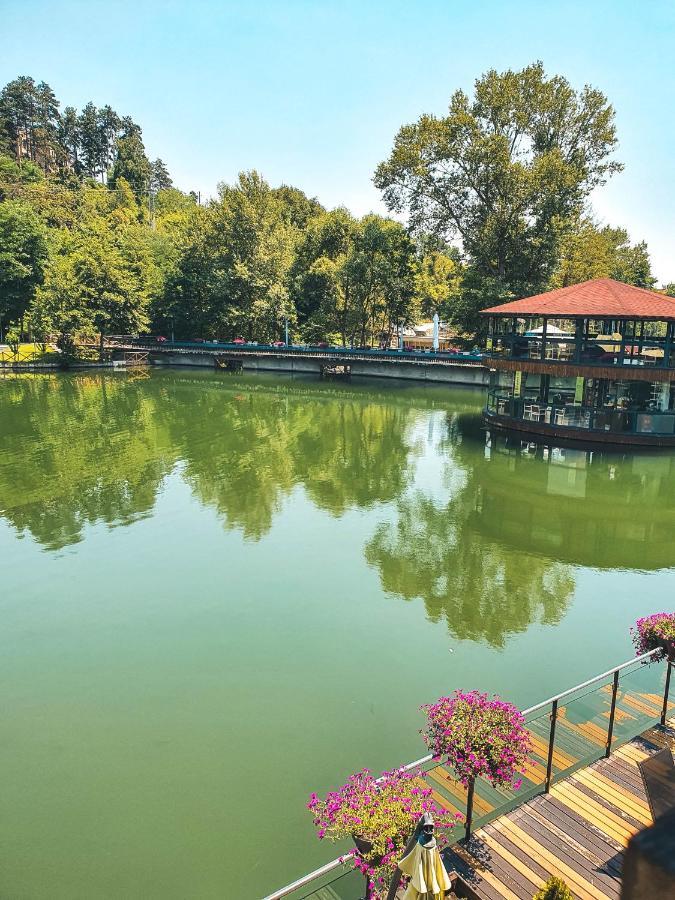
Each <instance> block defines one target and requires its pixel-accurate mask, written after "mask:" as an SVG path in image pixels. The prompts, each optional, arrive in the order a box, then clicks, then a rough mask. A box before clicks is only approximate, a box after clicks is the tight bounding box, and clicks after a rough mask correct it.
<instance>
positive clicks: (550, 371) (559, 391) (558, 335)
mask: <svg viewBox="0 0 675 900" xmlns="http://www.w3.org/2000/svg"><path fill="white" fill-rule="evenodd" d="M482 315H484V316H486V317H489V325H488V338H487V348H486V352H485V356H486V362H488V363H489V365H490V370H491V376H490V390H489V393H488V402H487V406H486V409H485V418H486V420H487V421H488V423H489V424H490V425H491V426H492V427H495V428H506V429H509V430H516V431H525V432H530V433H534V434H541V435H554V436H557V437H564V438H566V439H570V440H576V441H579V440H581V441H584V442H586V443H593V442H603V443H608V442H609V443H616V444H625V443H632V444H650V445H673V444H675V408H674V400H675V391H672V390H671V385H672V383H673V382H675V298H672V297H667V296H665V295H663V294H659V293H657V292H656V291H650V290H645V289H644V288H638V287H634V286H633V285H629V284H624V283H623V282H619V281H613V280H612V279H611V278H598V279H594V280H592V281H585V282H583V283H581V284H573V285H570V286H569V287H564V288H558V289H557V290H553V291H548V292H547V293H545V294H537V295H536V296H533V297H525V298H523V299H522V300H514V301H513V302H510V303H504V304H501V305H500V306H493V307H490V308H489V309H484V310H482Z"/></svg>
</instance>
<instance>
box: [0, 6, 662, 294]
mask: <svg viewBox="0 0 675 900" xmlns="http://www.w3.org/2000/svg"><path fill="white" fill-rule="evenodd" d="M0 22H2V48H3V52H2V54H1V55H0V82H1V83H2V84H5V83H6V82H7V81H9V80H10V79H12V78H15V77H16V76H17V75H31V76H33V78H35V79H36V80H38V81H39V80H44V81H47V82H48V83H49V84H50V85H51V87H52V88H53V90H54V91H55V92H56V95H57V97H58V98H59V100H60V101H61V104H62V106H66V105H72V106H76V107H77V108H78V109H80V108H81V107H82V106H84V104H85V103H87V101H89V100H93V102H94V103H95V104H96V105H97V106H102V105H104V104H106V103H109V104H110V105H111V106H112V107H113V108H114V109H116V110H117V112H118V113H119V114H120V115H130V116H131V117H132V118H133V119H134V120H135V121H136V122H138V123H139V124H140V125H141V127H142V128H143V136H144V140H145V144H146V148H147V151H148V154H149V156H150V157H151V158H154V157H157V156H160V157H161V158H162V159H163V160H164V161H165V162H166V163H167V165H168V167H169V170H170V172H171V174H172V176H173V178H174V182H175V183H176V185H177V186H178V187H180V188H182V189H184V190H195V191H200V192H201V195H202V197H203V198H206V197H209V196H212V195H214V194H215V192H216V186H217V184H218V182H219V181H225V182H233V181H234V180H235V179H236V177H237V173H238V172H239V171H241V170H244V169H257V170H258V171H260V172H261V173H262V174H263V175H264V176H265V178H266V179H267V180H268V181H269V182H270V183H272V184H273V185H277V184H281V183H285V184H292V185H295V186H297V187H300V188H302V189H303V190H304V191H305V192H306V193H307V194H309V195H310V196H316V197H317V198H318V199H319V200H320V201H321V202H322V203H323V204H324V205H325V206H327V207H329V208H332V207H335V206H339V205H344V206H346V207H348V208H349V209H350V210H351V211H352V212H353V213H355V214H357V215H363V214H365V213H367V212H370V211H375V212H381V213H385V212H386V209H385V207H384V204H383V203H382V201H381V199H380V195H379V192H378V191H377V190H376V189H375V187H374V186H373V183H372V175H373V171H374V169H375V167H376V165H377V164H378V162H380V161H381V160H383V159H385V158H386V157H387V156H388V155H389V152H390V150H391V147H392V143H393V139H394V136H395V134H396V132H397V131H398V129H399V128H400V126H401V125H403V124H405V123H409V122H414V121H415V120H416V119H417V118H418V117H419V116H420V115H421V114H422V113H433V114H436V115H443V114H444V112H445V110H446V109H447V104H448V101H449V98H450V96H451V94H452V92H453V91H454V90H456V89H457V88H462V89H464V90H465V91H467V92H469V93H470V92H471V89H472V85H473V83H474V81H475V80H476V79H477V78H479V77H480V75H481V74H482V73H483V72H485V71H486V70H487V69H489V68H496V69H497V70H499V71H501V70H504V69H507V68H514V69H517V68H522V67H523V66H525V65H527V64H528V63H530V62H532V61H534V60H537V59H541V60H542V61H543V63H544V65H545V67H546V69H547V71H548V72H549V73H550V74H553V73H555V74H561V75H564V76H565V77H566V78H567V79H568V80H569V81H570V82H571V83H572V85H573V86H574V87H576V88H581V87H582V86H583V85H584V84H587V83H588V84H591V85H593V86H594V87H597V88H599V89H600V90H602V91H603V92H604V93H605V94H606V95H607V96H608V98H609V100H610V102H611V103H612V104H613V105H614V107H615V109H616V125H617V131H618V137H619V149H618V151H617V153H616V158H617V159H619V160H620V161H621V162H622V163H624V166H625V169H624V171H623V172H622V173H621V174H619V175H616V176H614V178H613V179H612V180H611V182H610V183H608V184H607V185H605V186H604V187H602V188H599V189H598V190H597V191H596V192H595V194H594V196H593V198H592V204H593V209H594V211H595V214H596V217H597V218H598V220H599V221H600V222H601V223H606V224H611V225H621V226H624V227H625V228H627V229H628V231H629V233H630V236H631V239H632V240H633V241H637V240H646V241H647V243H648V245H649V249H650V252H651V257H652V268H653V271H654V274H655V275H656V276H657V278H658V279H659V281H660V282H664V283H665V282H669V281H675V253H674V252H673V248H674V235H675V153H673V146H674V145H675V115H674V114H673V100H674V99H675V54H674V53H673V46H674V45H675V0H642V2H638V0H612V2H605V0H584V2H579V0H572V2H556V0H548V2H547V0H538V2H532V0H502V2H495V0H473V2H468V0H445V2H440V0H407V2H398V0H389V2H379V0H360V2H359V0H331V2H328V0H314V2H311V0H279V2H255V0H250V2H248V3H244V2H227V0H190V2H185V0H183V2H177V0H133V2H131V0H106V2H102V0H60V2H54V0H49V2H45V0H0Z"/></svg>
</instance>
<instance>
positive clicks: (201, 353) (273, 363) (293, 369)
mask: <svg viewBox="0 0 675 900" xmlns="http://www.w3.org/2000/svg"><path fill="white" fill-rule="evenodd" d="M105 346H106V347H107V348H108V349H109V350H111V351H112V353H113V356H118V357H120V358H124V356H125V355H127V356H128V357H129V358H130V359H132V358H133V357H132V355H135V356H136V358H138V354H139V353H143V354H146V353H147V362H150V363H153V364H156V365H173V366H202V367H204V366H206V367H210V368H220V369H228V370H231V371H241V370H244V371H259V372H271V371H276V372H288V373H293V374H303V375H356V376H359V375H360V376H368V377H375V378H402V379H408V380H415V381H430V382H437V383H448V384H469V385H475V386H478V387H484V386H487V382H488V368H487V366H486V365H485V364H484V362H483V359H482V356H481V355H480V354H473V353H447V352H437V353H434V352H428V351H415V350H375V349H347V348H344V347H311V346H298V345H293V346H288V347H286V346H282V347H278V346H277V347H275V346H273V345H270V344H230V343H223V342H219V341H162V342H159V341H157V340H153V339H143V338H126V337H111V338H108V339H107V340H106V343H105ZM144 361H145V360H144Z"/></svg>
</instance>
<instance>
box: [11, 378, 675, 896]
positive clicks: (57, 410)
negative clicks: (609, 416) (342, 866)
mask: <svg viewBox="0 0 675 900" xmlns="http://www.w3.org/2000/svg"><path fill="white" fill-rule="evenodd" d="M482 402H483V395H482V394H481V393H480V392H477V391H472V390H469V389H466V390H462V389H459V388H455V389H448V388H442V387H437V388H424V387H420V386H416V387H414V386H410V385H401V384H388V383H384V382H369V383H367V384H366V383H364V382H361V383H358V382H353V383H351V384H345V383H338V382H334V383H325V382H318V381H311V380H307V381H299V380H295V381H292V380H290V379H283V378H263V377H240V376H232V375H227V374H222V375H220V374H213V373H209V372H184V371H176V370H171V371H153V372H152V373H147V372H138V373H132V374H122V373H119V374H108V373H106V374H100V373H96V372H90V373H86V374H78V375H58V376H53V377H51V376H26V377H11V376H10V377H5V378H1V379H0V566H1V568H0V686H1V687H0V690H1V694H2V705H1V712H0V772H2V786H1V788H0V897H2V898H3V900H8V898H11V900H15V898H21V900H25V898H31V900H32V898H40V900H42V898H45V900H47V898H48V900H61V898H64V900H66V898H67V900H75V898H87V900H92V898H93V900H96V898H243V900H254V898H257V897H261V896H262V895H263V894H265V893H267V892H269V891H271V890H272V889H273V888H276V887H280V886H282V885H283V884H285V883H287V882H289V881H291V880H293V879H294V878H295V877H297V876H299V875H301V874H303V873H304V872H305V871H307V870H309V869H311V868H313V867H315V866H317V865H320V864H321V863H323V862H326V861H328V860H329V859H332V858H333V856H335V855H336V849H335V848H334V847H332V846H331V845H329V844H324V843H320V842H318V841H317V840H316V839H315V837H314V834H313V831H312V827H311V821H310V817H309V814H308V813H307V811H306V810H305V807H304V804H305V802H306V799H307V796H308V794H309V793H310V791H312V790H317V791H319V792H321V791H324V790H326V789H327V788H329V787H332V786H336V785H337V784H339V783H341V782H342V780H344V778H346V777H347V776H348V775H349V774H350V773H351V772H353V771H355V770H357V769H359V768H361V767H363V766H368V767H370V768H371V769H373V770H378V771H380V770H382V769H384V768H388V767H393V766H396V765H398V764H401V763H404V762H408V761H409V760H412V759H416V758H418V757H419V756H422V755H423V753H424V747H423V745H422V743H421V738H420V736H419V734H418V729H419V727H420V725H421V716H420V713H419V711H418V707H419V705H420V704H421V703H424V702H427V701H429V700H433V699H435V698H436V697H437V696H439V695H440V694H441V693H446V692H448V691H451V690H453V689H454V688H466V689H468V688H473V687H476V688H480V689H486V690H490V691H498V692H499V693H500V694H501V695H502V696H504V697H505V698H507V699H509V700H512V701H514V702H516V703H518V704H521V705H522V706H526V705H529V704H532V703H535V702H537V701H539V700H542V699H544V698H546V697H547V696H549V695H551V694H552V693H554V692H556V691H559V690H562V689H564V688H566V687H569V686H571V685H573V684H575V683H577V682H580V681H582V680H584V679H586V678H588V677H590V676H592V675H594V674H596V673H598V672H601V671H603V670H604V669H607V668H609V667H611V666H612V664H615V663H618V662H621V661H623V660H624V659H627V658H629V657H630V656H632V654H633V650H632V647H631V644H630V638H629V633H628V629H629V626H630V625H631V623H632V622H633V621H634V620H635V618H637V617H638V616H639V615H642V614H647V613H650V612H654V611H658V610H662V609H672V608H673V602H672V598H673V591H674V589H675V570H674V569H673V568H672V566H673V565H674V564H675V454H673V453H671V452H665V453H660V454H645V453H641V454H634V455H631V454H615V455H613V454H608V453H606V452H603V453H594V454H588V453H584V452H580V451H570V450H559V449H542V448H535V447H533V446H527V445H521V444H520V443H516V444H513V445H509V444H507V443H506V442H505V441H504V440H503V439H500V440H493V441H492V442H491V444H486V439H485V434H484V432H483V430H482V426H481V421H480V409H481V406H482Z"/></svg>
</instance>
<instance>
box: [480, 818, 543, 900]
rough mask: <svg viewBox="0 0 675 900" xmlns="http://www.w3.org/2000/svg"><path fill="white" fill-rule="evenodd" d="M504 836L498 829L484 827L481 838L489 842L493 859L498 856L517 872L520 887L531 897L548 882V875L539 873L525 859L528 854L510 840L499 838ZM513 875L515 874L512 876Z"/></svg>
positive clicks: (526, 895)
mask: <svg viewBox="0 0 675 900" xmlns="http://www.w3.org/2000/svg"><path fill="white" fill-rule="evenodd" d="M499 837H502V836H501V835H500V833H499V832H497V831H494V830H492V831H488V829H484V830H483V831H482V832H481V840H482V841H484V842H485V844H487V846H488V847H489V848H490V850H492V857H491V858H492V859H494V858H495V856H496V857H498V858H500V859H502V860H503V861H504V862H505V863H507V864H508V865H509V866H510V868H511V871H512V872H514V873H516V876H515V877H516V878H517V884H518V885H519V887H520V889H521V890H522V891H523V893H524V896H525V897H528V898H531V897H532V896H533V895H534V894H536V893H537V891H538V890H539V888H540V887H541V886H542V885H543V884H544V883H545V882H546V877H545V876H544V875H538V874H537V873H536V872H535V871H534V870H533V868H532V865H531V864H529V865H528V863H527V862H525V861H524V860H523V858H522V857H523V856H525V857H526V856H527V855H526V854H523V853H522V851H521V852H518V850H517V848H516V847H515V846H514V845H513V844H510V842H509V841H508V840H504V839H502V840H499V839H498V838H499ZM512 877H513V876H512Z"/></svg>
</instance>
